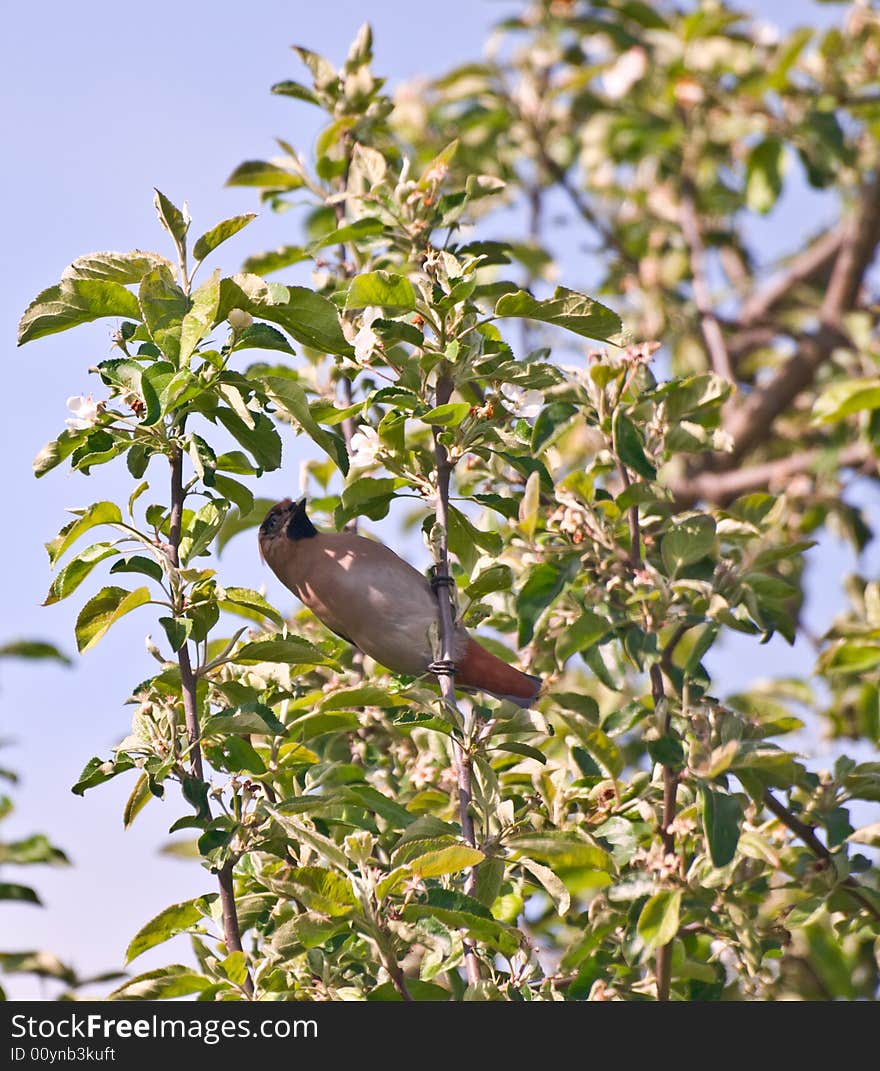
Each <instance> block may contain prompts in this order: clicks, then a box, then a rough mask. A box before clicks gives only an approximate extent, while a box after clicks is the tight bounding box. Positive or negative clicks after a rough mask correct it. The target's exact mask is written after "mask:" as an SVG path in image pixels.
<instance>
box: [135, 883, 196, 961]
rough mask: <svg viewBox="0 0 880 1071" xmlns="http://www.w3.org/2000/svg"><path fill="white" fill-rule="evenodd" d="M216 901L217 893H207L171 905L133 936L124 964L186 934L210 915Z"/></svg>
mask: <svg viewBox="0 0 880 1071" xmlns="http://www.w3.org/2000/svg"><path fill="white" fill-rule="evenodd" d="M216 899H217V893H208V894H207V895H206V896H199V897H198V898H196V899H194V900H184V901H182V902H181V903H179V904H172V905H171V906H170V907H166V908H165V910H164V911H160V912H159V914H158V915H156V917H155V918H153V919H150V921H149V922H148V923H146V925H144V926H142V927H141V928H140V929H139V930H138V932H137V933H136V934H135V935H134V937H133V938H132V940H131V943H130V944H129V946H128V949H127V950H126V953H125V962H126V963H131V961H132V960H133V959H137V957H138V956H140V955H142V954H143V953H144V952H146V951H147V950H148V949H150V948H155V947H156V945H160V944H162V943H163V942H165V941H168V940H170V939H171V938H172V937H176V936H177V934H179V933H186V932H187V931H188V930H191V929H192V928H193V927H194V926H197V925H198V924H199V923H200V921H201V920H202V919H203V918H205V916H207V915H210V913H211V904H213V903H214V901H215V900H216Z"/></svg>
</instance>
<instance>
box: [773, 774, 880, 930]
mask: <svg viewBox="0 0 880 1071" xmlns="http://www.w3.org/2000/svg"><path fill="white" fill-rule="evenodd" d="M764 806H765V807H766V808H767V810H768V811H770V812H771V813H772V814H774V815H775V816H776V817H777V818H778V819H779V821H780V822H782V824H783V825H784V826H786V827H787V828H788V829H790V830H791V831H792V833H794V835H795V836H796V837H799V838H800V839H801V840H802V841H803V842H804V844H806V846H807V847H808V848H809V849H810V851H811V852H812V853H813V855H815V856H816V858H817V859H821V860H822V862H823V863H825V864H827V866H829V867H831V869H832V870H835V866H834V855H833V854H832V852H831V851H829V849H828V848H826V846H825V845H824V844H823V843H822V841H821V840H819V838H818V837H817V836H816V834H815V833H814V832H813V828H812V826H808V825H807V824H806V822H802V821H801V820H800V818H798V817H797V816H796V815H794V814H792V813H791V811H790V810H788V808H787V807H785V806H784V805H783V804H781V803H780V802H779V800H778V799H777V798H776V797H775V796H774V795H773V793H772V792H771V791H770V790H769V789H766V790H765V791H764ZM841 886H842V887H843V888H844V889H845V890H846V891H847V892H848V893H849V895H850V896H851V897H852V898H853V900H855V901H856V902H857V903H858V904H860V905H861V906H862V907H863V908H865V910H866V911H867V912H868V913H869V914H871V915H873V916H874V918H875V919H880V908H878V907H877V906H876V905H875V904H873V903H872V902H871V901H870V900H869V899H868V897H867V896H865V894H864V890H863V889H862V887H861V885H859V883H858V882H857V881H856V880H855V878H851V877H846V878H844V879H843V881H842V882H841Z"/></svg>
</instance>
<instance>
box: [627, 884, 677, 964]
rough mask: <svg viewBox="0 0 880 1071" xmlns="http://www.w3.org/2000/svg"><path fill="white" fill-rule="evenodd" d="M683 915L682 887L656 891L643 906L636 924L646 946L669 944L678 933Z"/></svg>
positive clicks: (654, 946)
mask: <svg viewBox="0 0 880 1071" xmlns="http://www.w3.org/2000/svg"><path fill="white" fill-rule="evenodd" d="M680 915H681V889H664V890H662V891H661V892H658V893H655V894H654V895H653V896H652V897H651V898H650V899H649V900H648V902H647V903H646V904H645V906H644V907H643V908H642V913H641V914H640V915H639V921H638V924H637V926H636V929H637V930H638V934H639V937H641V939H642V940H643V941H644V943H645V948H646V949H647V950H649V951H650V950H651V949H654V948H660V947H662V946H663V945H668V944H669V942H670V941H671V940H672V939H673V938H674V937H675V935H676V934H677V933H678V927H679V921H680Z"/></svg>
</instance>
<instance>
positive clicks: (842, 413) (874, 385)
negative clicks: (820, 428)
mask: <svg viewBox="0 0 880 1071" xmlns="http://www.w3.org/2000/svg"><path fill="white" fill-rule="evenodd" d="M865 409H880V379H877V378H873V379H846V380H843V381H841V382H837V383H832V385H831V386H830V387H828V388H827V389H826V390H824V391H823V392H822V393H821V394H820V395H819V397H818V398H817V399H816V403H815V405H814V406H813V420H816V421H820V422H821V423H823V424H830V423H832V422H834V421H837V420H843V419H844V417H848V416H850V415H851V414H852V413H859V412H862V411H863V410H865Z"/></svg>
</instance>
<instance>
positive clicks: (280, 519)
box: [260, 498, 318, 565]
mask: <svg viewBox="0 0 880 1071" xmlns="http://www.w3.org/2000/svg"><path fill="white" fill-rule="evenodd" d="M317 534H318V529H317V528H316V527H315V526H314V525H313V524H312V522H311V521H310V520H309V518H308V514H307V513H306V500H305V498H300V499H298V500H297V501H296V502H294V501H293V499H290V498H285V499H284V500H283V501H282V502H276V504H275V505H274V506H273V507H272V508H271V509H270V510H269V512H268V513H267V514H266V517H265V519H264V520H263V523H262V524H261V525H260V555H261V557H262V558H263V561H267V562H268V563H269V564H270V565H271V564H272V559H273V558H274V557H275V556H276V555H277V554H279V553H284V551H285V549H287V548H289V546H290V543H291V542H297V541H298V540H300V539H311V538H312V536H316V535H317Z"/></svg>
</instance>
